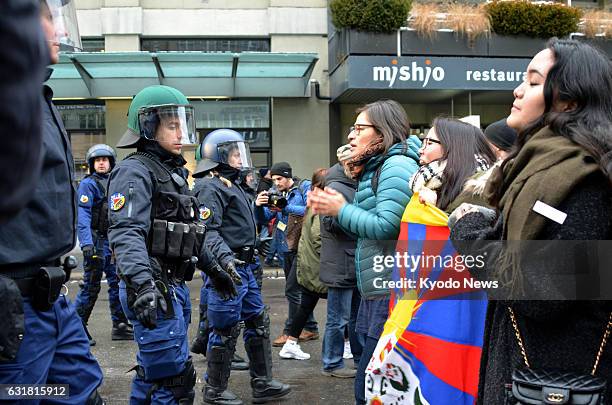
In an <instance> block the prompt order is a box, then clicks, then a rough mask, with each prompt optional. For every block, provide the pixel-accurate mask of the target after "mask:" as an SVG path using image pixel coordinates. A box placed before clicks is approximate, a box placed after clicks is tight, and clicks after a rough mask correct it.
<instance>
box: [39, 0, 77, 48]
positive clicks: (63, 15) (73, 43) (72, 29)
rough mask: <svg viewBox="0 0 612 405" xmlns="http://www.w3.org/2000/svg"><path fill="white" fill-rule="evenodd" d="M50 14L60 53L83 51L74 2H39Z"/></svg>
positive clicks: (59, 0) (66, 0) (50, 0)
mask: <svg viewBox="0 0 612 405" xmlns="http://www.w3.org/2000/svg"><path fill="white" fill-rule="evenodd" d="M40 5H41V7H43V12H45V11H46V10H45V7H46V8H47V9H48V11H49V12H50V14H51V18H52V20H53V27H54V28H55V34H56V38H57V41H58V42H59V46H60V51H68V52H78V51H81V50H82V49H83V46H82V45H81V36H80V35H79V25H78V22H77V14H76V7H75V4H74V0H41V2H40Z"/></svg>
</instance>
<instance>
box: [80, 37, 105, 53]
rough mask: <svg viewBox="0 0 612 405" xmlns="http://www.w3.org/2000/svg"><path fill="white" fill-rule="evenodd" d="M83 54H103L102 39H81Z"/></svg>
mask: <svg viewBox="0 0 612 405" xmlns="http://www.w3.org/2000/svg"><path fill="white" fill-rule="evenodd" d="M81 44H82V45H83V52H104V38H82V39H81Z"/></svg>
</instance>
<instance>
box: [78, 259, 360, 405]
mask: <svg viewBox="0 0 612 405" xmlns="http://www.w3.org/2000/svg"><path fill="white" fill-rule="evenodd" d="M279 271H280V273H282V270H279ZM266 274H267V276H266V278H265V279H264V301H265V303H266V304H267V305H269V306H270V308H271V311H270V312H271V313H270V318H271V321H272V332H271V334H272V338H275V337H276V336H278V334H279V332H280V331H281V329H282V323H283V322H284V320H285V316H286V314H287V305H286V301H285V297H284V285H285V280H284V278H272V277H271V276H274V275H275V274H277V272H276V271H274V270H273V271H270V270H266ZM80 275H81V273H79V272H76V273H75V274H74V275H73V280H72V281H71V282H70V284H69V294H70V296H71V298H72V299H74V297H75V296H76V293H77V291H78V279H79V278H80ZM200 286H201V280H200V279H199V278H198V279H195V280H193V281H192V282H191V283H190V287H191V288H190V289H191V302H192V307H193V311H192V324H191V327H190V329H189V341H191V339H192V338H193V337H194V335H195V333H196V327H197V325H196V324H195V323H194V320H195V321H196V322H197V319H198V304H199V289H200ZM325 308H326V301H325V300H322V301H320V303H319V305H318V306H317V308H316V310H315V316H316V319H317V321H318V322H319V328H320V331H321V339H322V337H323V336H322V332H323V329H324V327H325ZM89 329H90V332H91V334H92V335H93V336H94V338H95V339H96V341H97V345H96V346H95V347H93V348H92V352H93V354H94V355H95V356H96V358H97V359H98V361H99V362H100V365H101V367H102V370H103V371H104V385H103V387H102V389H101V394H102V396H103V397H104V398H105V399H106V400H107V403H108V404H126V403H128V398H129V390H130V381H131V378H132V374H133V373H130V374H126V371H127V370H128V369H130V368H131V367H132V366H133V365H134V364H135V361H136V360H135V359H136V345H135V343H133V342H113V341H111V340H110V332H111V320H110V314H109V309H108V294H107V288H106V283H105V282H104V285H103V286H102V291H101V293H100V297H99V299H98V302H97V303H96V306H95V308H94V312H93V313H92V316H91V320H90V325H89ZM241 339H242V338H241ZM321 339H319V340H316V341H310V342H306V343H303V344H302V348H303V350H304V351H306V352H307V353H310V354H311V355H312V357H311V359H310V360H306V361H297V360H283V359H281V358H280V357H279V356H278V352H279V350H280V348H274V347H273V348H272V352H273V359H274V368H273V370H274V376H275V377H279V378H280V379H281V380H282V381H283V382H286V383H289V384H291V385H292V386H293V393H292V394H291V395H290V396H289V397H288V398H287V399H285V400H284V401H277V402H271V403H278V404H328V403H333V404H334V405H341V404H352V403H353V402H354V401H353V381H354V380H353V379H348V380H344V379H338V378H331V377H324V376H322V375H321V373H320V368H321ZM237 350H238V352H239V353H240V354H241V355H242V356H245V357H246V355H245V352H244V344H243V343H241V342H239V343H238V349H237ZM350 361H351V362H352V360H350ZM195 367H196V370H197V372H198V383H197V385H196V403H200V401H201V398H202V393H201V389H202V385H203V384H202V376H203V374H204V372H205V370H206V362H205V359H204V357H203V356H201V355H196V357H195ZM249 381H250V379H249V373H248V371H237V372H236V371H234V372H232V376H231V378H230V384H229V387H230V389H231V390H232V391H233V392H235V393H236V394H237V395H238V396H240V397H241V398H242V399H243V400H245V403H250V394H251V392H250V384H249Z"/></svg>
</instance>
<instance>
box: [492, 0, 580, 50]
mask: <svg viewBox="0 0 612 405" xmlns="http://www.w3.org/2000/svg"><path fill="white" fill-rule="evenodd" d="M485 7H486V10H487V12H488V14H489V17H490V20H491V28H492V31H493V33H494V34H492V35H491V38H490V40H489V55H490V56H514V57H531V56H533V55H534V54H535V53H537V52H538V51H540V50H541V49H542V48H543V47H544V46H545V44H546V41H547V40H548V38H551V37H559V38H563V37H567V36H568V35H569V34H571V33H572V32H576V31H577V29H578V22H579V21H580V17H581V10H580V9H577V8H574V7H568V6H565V5H563V4H560V3H553V4H536V3H531V2H530V1H527V0H519V1H499V0H495V1H493V2H491V3H489V4H487V5H486V6H485Z"/></svg>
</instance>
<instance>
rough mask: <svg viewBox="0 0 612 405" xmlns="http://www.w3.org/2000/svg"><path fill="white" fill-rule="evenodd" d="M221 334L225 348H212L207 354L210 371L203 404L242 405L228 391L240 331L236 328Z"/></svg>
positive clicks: (207, 373) (204, 389)
mask: <svg viewBox="0 0 612 405" xmlns="http://www.w3.org/2000/svg"><path fill="white" fill-rule="evenodd" d="M219 332H220V333H219V335H220V336H221V339H222V340H223V343H224V344H225V346H212V347H211V348H210V350H209V351H208V353H207V354H206V359H207V360H208V370H207V371H206V376H207V378H206V385H204V388H203V389H202V391H203V393H204V401H203V402H204V403H205V404H213V405H242V401H241V400H240V399H238V397H237V396H236V395H235V394H234V393H233V392H231V391H229V390H228V389H227V383H228V381H229V377H230V366H231V364H232V357H233V356H234V351H235V350H236V340H237V338H238V333H239V332H240V329H239V328H237V327H234V328H231V330H223V331H219Z"/></svg>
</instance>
